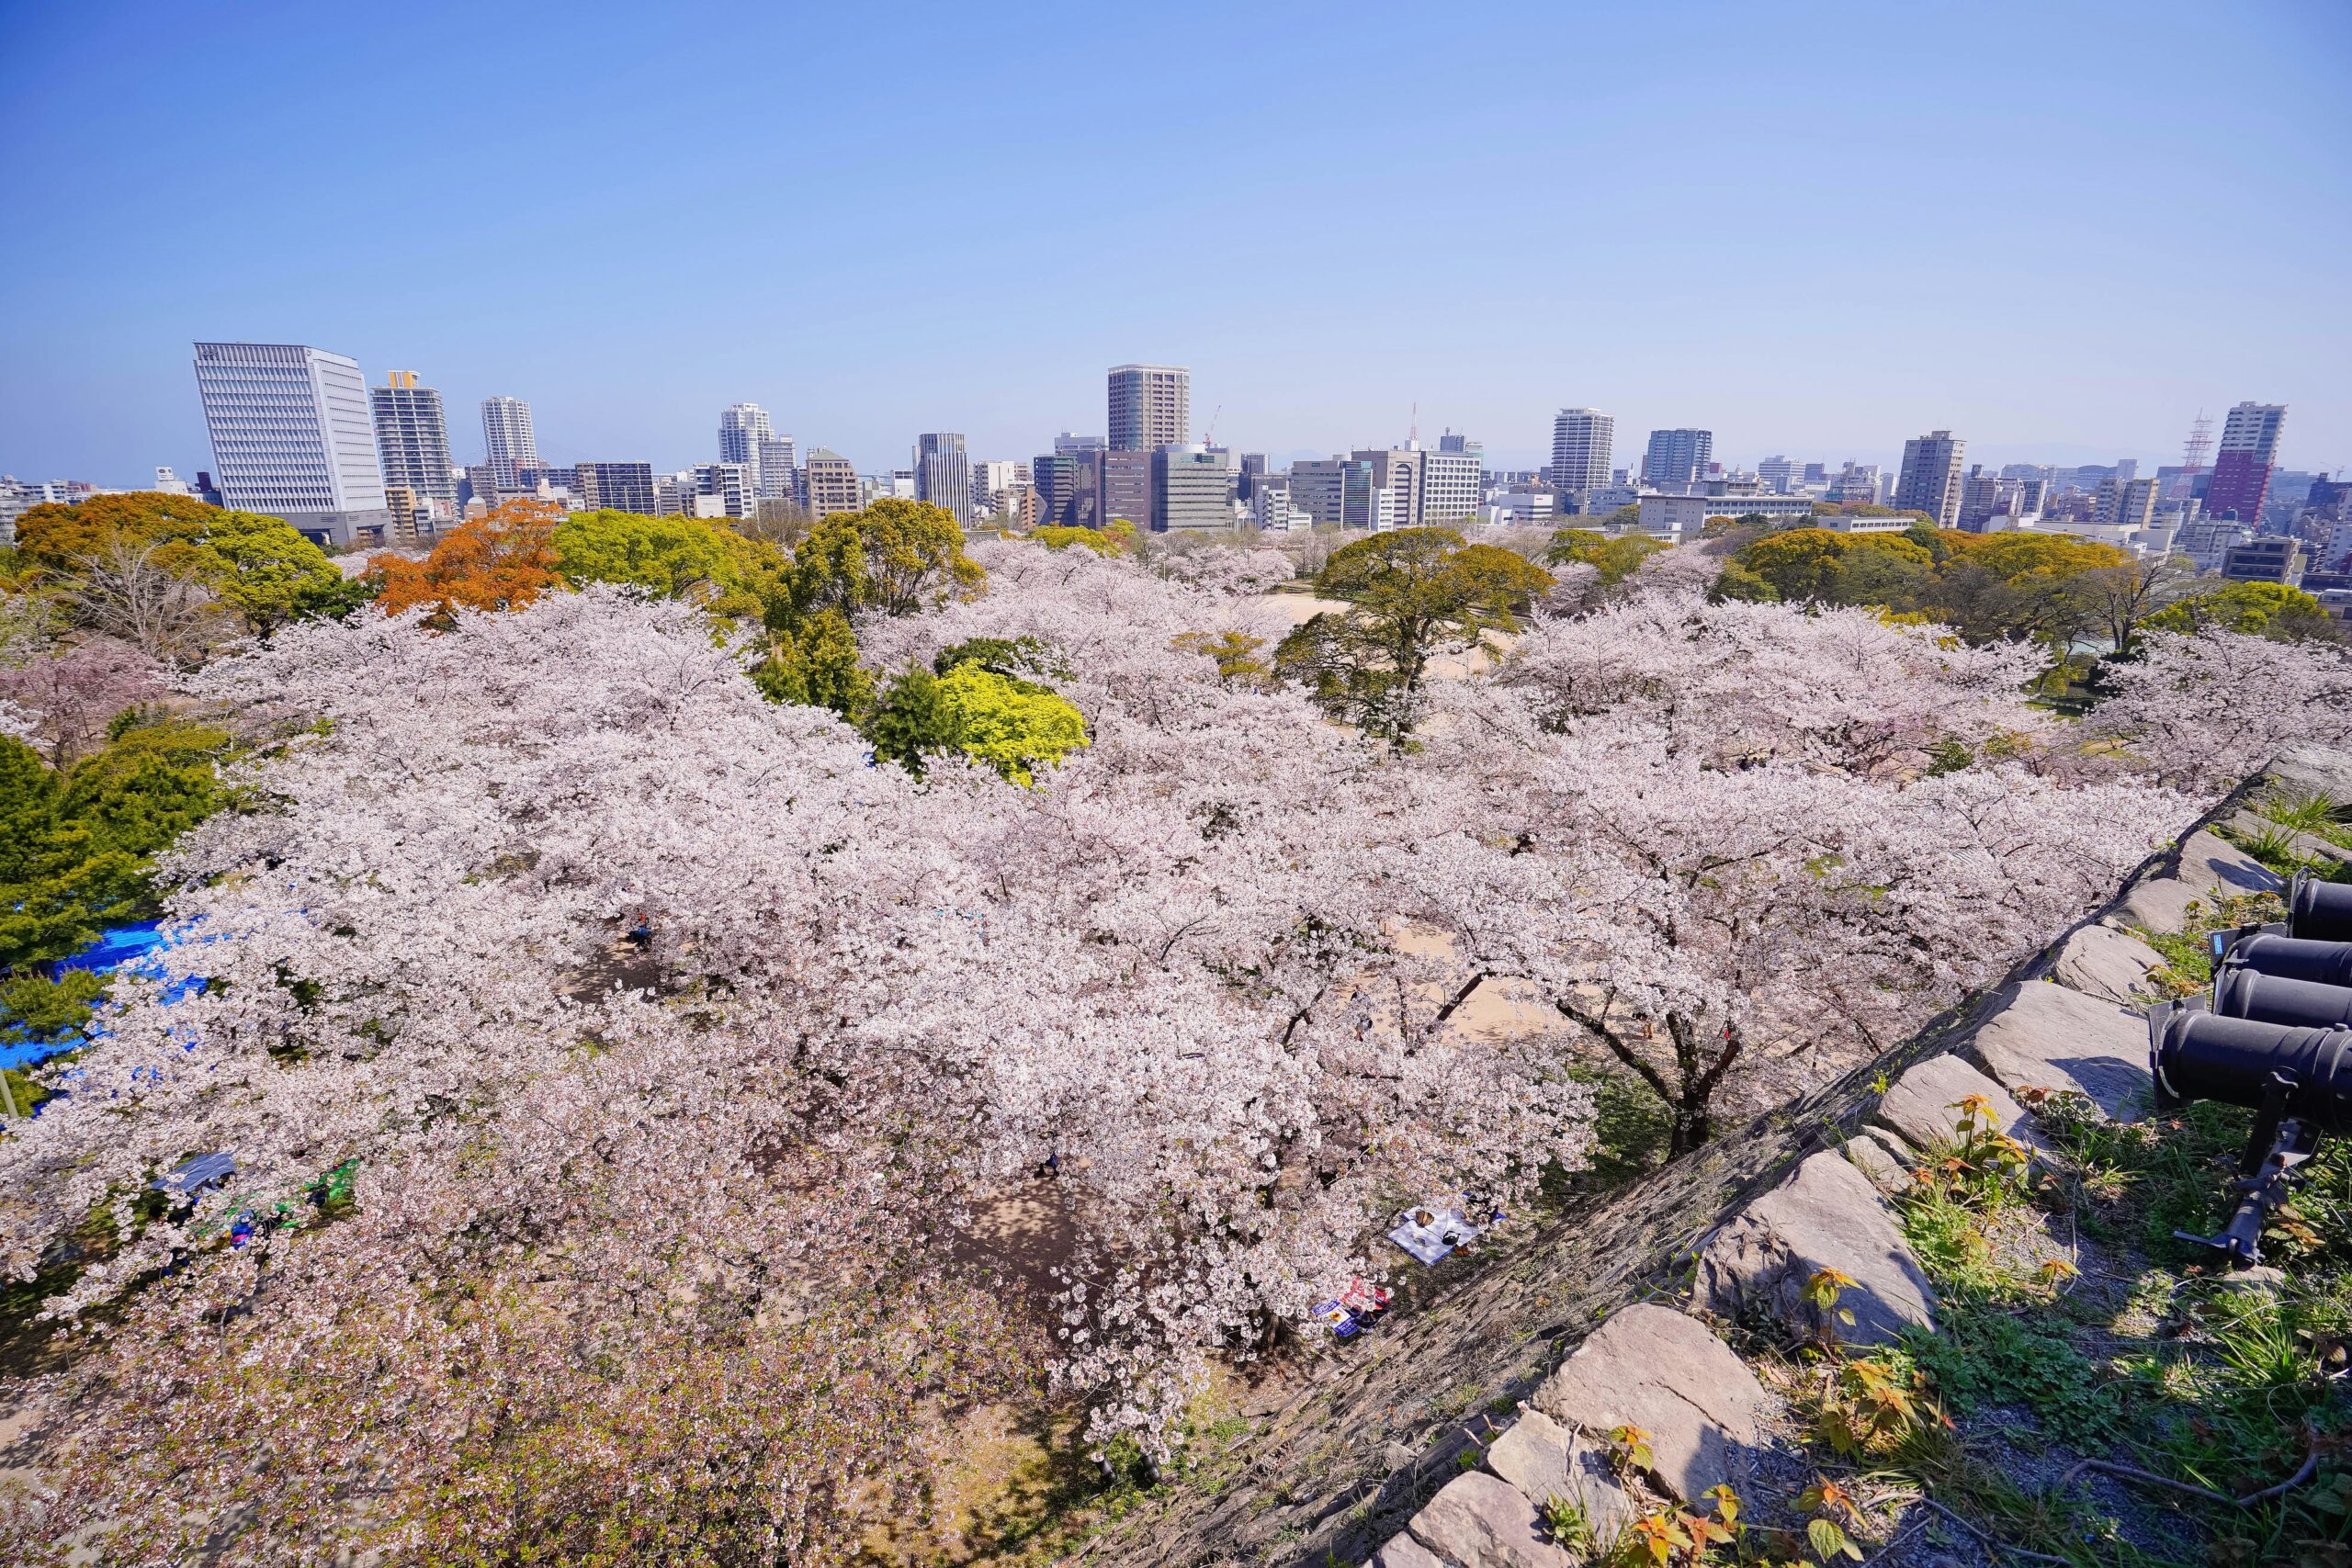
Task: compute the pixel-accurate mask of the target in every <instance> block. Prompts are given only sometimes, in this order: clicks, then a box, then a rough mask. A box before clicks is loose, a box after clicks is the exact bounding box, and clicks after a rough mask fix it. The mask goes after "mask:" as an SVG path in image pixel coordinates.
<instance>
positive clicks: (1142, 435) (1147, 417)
mask: <svg viewBox="0 0 2352 1568" xmlns="http://www.w3.org/2000/svg"><path fill="white" fill-rule="evenodd" d="M1192 423H1193V373H1192V372H1191V371H1190V370H1188V369H1186V368H1185V367H1183V366H1181V365H1114V366H1113V367H1111V450H1112V451H1114V452H1149V451H1151V450H1153V449H1154V448H1155V447H1160V446H1182V445H1183V444H1184V443H1186V442H1188V441H1190V440H1192V438H1193V437H1192Z"/></svg>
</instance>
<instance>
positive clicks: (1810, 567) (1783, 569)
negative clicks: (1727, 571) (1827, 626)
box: [1736, 528, 1854, 600]
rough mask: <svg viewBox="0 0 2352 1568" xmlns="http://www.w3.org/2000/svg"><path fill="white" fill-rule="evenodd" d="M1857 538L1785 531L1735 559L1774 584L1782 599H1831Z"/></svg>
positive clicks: (1826, 530) (1830, 531)
mask: <svg viewBox="0 0 2352 1568" xmlns="http://www.w3.org/2000/svg"><path fill="white" fill-rule="evenodd" d="M1853 537H1854V536H1853V535H1851V534H1844V533H1839V532H1838V531H1836V530H1834V529H1829V528H1784V529H1782V530H1781V532H1779V533H1777V534H1768V535H1766V536H1764V537H1763V538H1760V539H1758V540H1757V541H1756V542H1755V543H1754V544H1752V545H1749V546H1748V547H1747V548H1746V549H1744V550H1741V551H1740V552H1739V553H1738V555H1737V557H1736V560H1737V561H1738V563H1739V565H1740V566H1741V567H1743V568H1745V569H1746V570H1748V571H1750V572H1752V573H1754V574H1755V575H1756V576H1758V577H1759V578H1761V579H1763V580H1764V581H1766V582H1768V583H1770V584H1771V587H1772V592H1774V593H1776V594H1778V595H1779V596H1780V597H1781V598H1782V599H1787V600H1800V599H1819V600H1828V599H1830V598H1831V596H1832V592H1833V590H1834V588H1835V585H1836V583H1837V581H1838V565H1839V563H1840V562H1842V561H1843V560H1844V559H1845V558H1846V548H1847V544H1848V541H1849V540H1850V539H1852V538H1853Z"/></svg>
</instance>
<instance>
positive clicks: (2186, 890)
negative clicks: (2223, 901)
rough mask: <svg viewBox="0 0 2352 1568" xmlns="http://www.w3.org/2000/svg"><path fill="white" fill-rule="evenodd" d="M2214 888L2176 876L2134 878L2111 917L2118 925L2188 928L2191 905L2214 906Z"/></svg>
mask: <svg viewBox="0 0 2352 1568" xmlns="http://www.w3.org/2000/svg"><path fill="white" fill-rule="evenodd" d="M2212 904H2213V900H2212V897H2211V889H2208V888H2202V887H2195V886H2190V885H2189V884H2188V883H2186V882H2183V881H2182V880H2181V879H2180V878H2178V877H2177V876H2151V877H2149V878H2147V879H2146V880H2144V881H2141V882H2135V883H2133V884H2132V885H2131V891H2130V892H2129V893H2126V894H2125V895H2124V896H2123V902H2122V903H2120V904H2119V905H2117V906H2116V909H2115V913H2114V914H2112V915H2110V916H2109V917H2108V919H2110V920H2112V921H2113V922H2114V923H2115V924H2117V925H2119V926H2126V927H2130V928H2131V929H2133V930H2136V931H2155V932H2158V933H2160V934H2163V935H2170V934H2171V933H2173V932H2175V931H2187V930H2188V918H2189V915H2190V914H2191V913H2192V907H2196V908H2206V909H2211V908H2212Z"/></svg>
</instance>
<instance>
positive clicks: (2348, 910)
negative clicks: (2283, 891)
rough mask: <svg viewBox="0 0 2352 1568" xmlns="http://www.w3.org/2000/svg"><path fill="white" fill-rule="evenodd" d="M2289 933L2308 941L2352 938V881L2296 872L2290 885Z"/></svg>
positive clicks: (2346, 939)
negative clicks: (2326, 880)
mask: <svg viewBox="0 0 2352 1568" xmlns="http://www.w3.org/2000/svg"><path fill="white" fill-rule="evenodd" d="M2287 934H2288V935H2289V936H2293V937H2301V938H2302V939H2304V940H2305V941H2307V942H2352V883H2344V882H2325V881H2323V880H2321V879H2320V878H2319V877H2316V876H2313V875H2312V874H2311V873H2310V872H2308V871H2299V872H2297V873H2295V880H2294V881H2293V882H2291V883H2290V884H2289V885H2288V886H2287Z"/></svg>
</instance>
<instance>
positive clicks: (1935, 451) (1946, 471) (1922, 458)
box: [1894, 430, 1968, 528]
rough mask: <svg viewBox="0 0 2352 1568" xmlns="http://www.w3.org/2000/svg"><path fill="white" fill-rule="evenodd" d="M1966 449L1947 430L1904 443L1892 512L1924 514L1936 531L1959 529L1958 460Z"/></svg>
mask: <svg viewBox="0 0 2352 1568" xmlns="http://www.w3.org/2000/svg"><path fill="white" fill-rule="evenodd" d="M1967 447H1968V443H1967V442H1965V441H1960V440H1955V439H1954V438H1953V436H1952V433H1951V431H1949V430H1935V431H1930V432H1928V434H1925V435H1915V436H1913V437H1912V438H1911V439H1910V440H1908V441H1905V443H1904V444H1903V468H1902V469H1901V471H1900V472H1899V473H1898V474H1897V475H1896V477H1895V480H1894V505H1895V509H1896V510H1897V511H1900V512H1924V513H1927V514H1928V516H1929V517H1930V518H1932V519H1934V521H1935V525H1936V526H1937V527H1939V528H1956V527H1958V526H1960V479H1961V474H1960V457H1961V454H1962V452H1963V451H1965V450H1966V449H1967Z"/></svg>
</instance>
